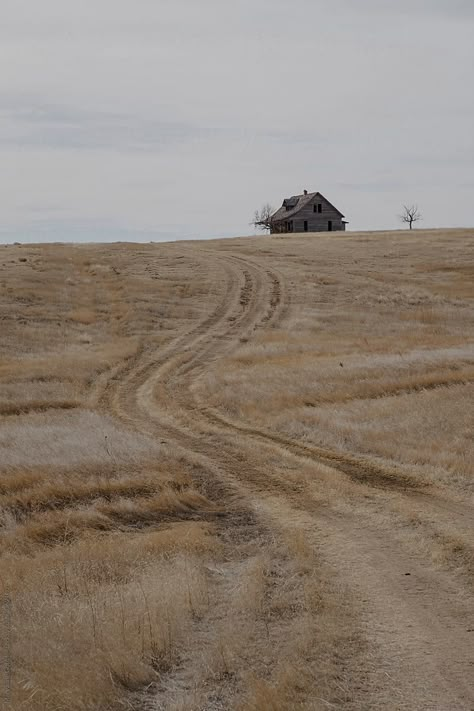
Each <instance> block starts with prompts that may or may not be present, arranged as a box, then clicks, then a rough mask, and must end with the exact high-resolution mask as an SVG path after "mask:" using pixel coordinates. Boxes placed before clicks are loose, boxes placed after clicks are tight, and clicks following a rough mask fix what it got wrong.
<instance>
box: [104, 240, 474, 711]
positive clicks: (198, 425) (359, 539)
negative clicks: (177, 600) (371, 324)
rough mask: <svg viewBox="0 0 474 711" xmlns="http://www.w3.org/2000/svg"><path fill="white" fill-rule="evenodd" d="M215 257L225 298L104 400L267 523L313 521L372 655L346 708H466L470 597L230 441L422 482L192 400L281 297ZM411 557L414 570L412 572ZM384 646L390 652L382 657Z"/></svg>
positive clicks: (270, 319) (408, 486)
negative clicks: (204, 375) (210, 371)
mask: <svg viewBox="0 0 474 711" xmlns="http://www.w3.org/2000/svg"><path fill="white" fill-rule="evenodd" d="M209 254H210V256H211V254H212V253H211V252H210V253H209ZM212 259H214V261H215V264H216V267H217V266H219V267H220V268H221V269H222V268H224V271H225V273H226V274H227V278H228V280H229V282H230V285H229V286H228V288H227V289H226V291H225V295H224V297H223V301H222V303H221V304H220V305H219V306H218V307H217V309H216V310H215V311H214V313H213V314H212V316H211V317H209V318H208V319H205V320H204V321H203V322H202V323H200V324H198V326H196V328H195V329H192V330H191V331H190V332H189V333H186V334H182V335H180V336H178V337H177V338H176V339H174V341H173V342H171V343H170V344H169V345H168V346H167V347H165V349H164V351H163V352H162V353H158V354H149V353H148V351H147V349H146V348H144V351H143V353H142V354H141V356H138V357H137V359H136V361H134V362H133V363H131V364H130V367H129V369H128V370H127V371H126V374H125V377H124V378H123V380H121V381H117V382H115V381H114V382H113V383H112V384H111V387H110V389H109V390H110V392H111V393H112V395H111V394H108V395H107V405H108V406H109V407H111V408H113V409H114V410H115V412H116V414H117V415H118V416H119V417H121V418H122V419H124V420H125V421H126V422H127V423H128V424H130V425H131V426H134V427H136V428H137V429H139V430H140V431H142V432H146V433H149V434H152V435H154V436H156V435H157V434H159V436H161V437H163V438H164V439H165V440H166V441H169V442H170V443H171V444H172V445H173V446H176V447H177V448H179V449H182V450H183V451H184V452H190V453H192V454H193V455H194V456H198V457H200V458H201V461H202V463H203V466H206V467H207V468H208V471H209V475H210V476H211V475H212V476H213V477H214V478H215V480H216V482H217V481H219V480H221V481H222V480H224V482H225V483H226V485H229V486H231V487H235V489H238V490H239V491H240V492H241V493H242V494H243V495H244V496H245V497H246V498H247V499H248V500H249V501H253V507H254V508H256V510H258V508H259V507H260V506H261V507H263V508H265V507H266V509H267V512H268V514H269V516H272V515H273V523H274V525H275V526H276V527H278V526H284V525H285V524H284V521H282V520H281V512H282V511H283V510H286V511H287V512H288V514H290V513H291V515H292V516H294V517H296V518H297V517H298V516H303V518H302V520H305V521H307V522H309V521H311V522H312V523H311V526H314V528H312V529H311V530H310V529H309V528H307V530H306V531H305V532H306V533H307V535H308V536H309V540H310V542H311V545H313V546H315V547H317V548H318V549H319V548H320V549H321V552H322V553H321V554H322V555H323V556H325V558H326V559H327V560H328V562H329V563H330V565H331V566H332V567H333V568H334V569H335V570H336V571H337V573H338V575H340V577H341V580H342V581H343V584H348V585H349V587H350V588H351V590H352V591H353V593H354V595H355V604H356V605H357V606H358V608H360V610H361V623H362V624H363V626H364V629H365V634H366V635H367V637H368V638H369V640H370V643H371V648H372V649H373V653H374V655H375V657H374V658H376V659H378V663H377V665H376V667H374V668H373V669H369V671H368V676H367V680H366V682H367V683H366V688H361V690H360V692H358V693H359V697H360V699H359V701H360V704H362V705H359V706H353V707H352V708H354V709H355V708H368V709H369V708H370V709H376V708H387V709H389V708H400V709H411V708H417V709H426V711H428V709H433V710H434V709H439V710H440V711H441V709H443V710H444V709H451V708H452V709H463V710H464V709H472V708H473V705H474V687H473V685H472V679H471V681H469V679H467V680H466V674H467V673H468V672H469V671H472V659H473V658H474V648H473V643H474V635H473V634H471V635H470V636H469V633H468V632H467V629H468V625H471V626H472V627H474V621H472V622H471V618H470V617H469V603H470V602H472V600H471V599H468V598H467V597H466V599H462V595H463V594H464V593H462V591H460V588H459V587H458V586H457V583H456V582H455V581H454V580H453V579H451V578H450V577H449V575H448V574H447V573H441V572H440V571H438V570H434V569H433V568H432V567H431V566H430V565H429V564H428V563H427V562H426V561H424V560H423V558H422V557H414V556H412V555H410V554H408V553H406V552H405V551H403V550H402V548H401V547H400V545H398V544H397V542H396V541H392V540H390V539H387V540H382V539H381V534H380V531H379V530H377V529H376V528H375V529H373V530H372V529H370V527H369V526H367V525H365V524H363V522H361V520H360V518H356V517H349V516H344V517H341V516H336V515H335V514H331V513H330V512H328V511H327V510H324V509H322V508H321V506H320V504H319V503H318V502H317V501H315V500H313V499H312V498H311V496H309V495H308V491H307V490H305V488H304V487H301V488H298V487H295V484H294V483H293V484H292V483H291V482H288V481H285V478H284V476H281V475H280V476H279V475H278V474H277V473H275V472H269V471H266V470H265V469H264V468H262V467H261V466H259V465H258V464H257V465H256V464H255V462H252V459H251V457H250V455H248V454H247V453H242V452H240V451H239V445H238V442H237V436H242V435H244V436H245V438H246V441H247V442H248V441H249V440H250V439H253V440H255V442H256V443H258V442H260V443H261V444H264V445H265V446H267V447H270V448H273V450H274V451H275V454H276V455H278V453H279V452H281V451H282V450H283V451H284V453H285V454H287V455H291V456H295V457H297V458H299V459H301V458H305V459H311V460H312V461H316V462H318V463H321V464H325V465H328V466H331V467H333V468H334V469H336V470H338V471H340V472H342V473H343V474H345V475H346V476H348V477H349V478H350V479H351V480H352V481H354V482H356V483H361V484H364V485H369V486H372V487H374V488H376V489H378V490H384V489H385V490H395V491H397V492H399V493H401V494H404V495H407V496H410V495H416V496H423V499H424V500H426V502H427V503H428V504H429V502H430V500H431V494H430V492H429V491H428V490H427V487H423V486H420V485H419V484H418V483H417V482H414V481H413V480H412V479H410V478H409V477H407V476H405V475H403V474H402V473H400V472H399V471H397V470H396V469H395V468H393V469H390V468H388V467H387V468H386V467H383V468H382V467H379V466H377V464H374V462H372V461H368V460H365V459H361V458H359V457H355V456H349V455H343V454H340V453H338V452H334V451H331V450H327V449H323V448H318V447H313V446H309V445H306V444H302V443H297V442H294V441H293V440H291V439H289V438H285V437H283V436H280V435H277V434H273V433H267V432H264V431H262V430H259V429H258V428H254V427H251V426H248V425H245V424H243V423H236V422H231V421H229V420H227V419H225V418H224V417H223V416H222V415H220V413H217V412H216V411H215V410H210V409H209V408H205V407H203V406H202V405H200V404H199V403H197V402H195V401H193V399H192V395H191V392H190V385H191V382H192V380H193V378H195V377H196V375H197V374H199V373H201V372H203V371H204V370H205V369H206V367H208V365H209V362H210V361H214V360H216V359H217V358H218V357H222V355H224V354H225V353H227V352H229V351H230V350H231V349H232V348H233V347H234V344H235V342H236V340H237V339H239V338H242V337H245V336H246V335H247V334H251V333H252V332H253V331H255V330H257V329H259V328H268V327H269V326H271V325H272V324H277V323H278V320H279V319H280V318H282V315H283V314H284V311H285V308H287V304H288V301H287V300H286V298H285V290H284V284H283V282H282V280H281V279H280V277H279V275H278V274H276V273H275V272H273V271H271V270H268V269H265V268H264V267H263V266H262V265H259V264H257V263H256V262H254V261H253V260H250V259H243V258H242V257H241V256H237V255H227V254H226V255H225V256H223V255H215V254H212ZM141 360H142V361H143V362H140V361H141ZM209 429H210V431H211V435H210V434H209ZM233 439H235V440H236V441H235V442H233ZM272 512H273V514H272ZM324 531H325V532H326V533H324ZM414 567H416V575H414V574H413V573H412V572H411V570H412V569H413V568H414ZM406 572H410V573H411V574H410V576H406V575H405V573H406ZM412 576H413V581H414V582H415V583H416V584H415V585H414V586H413V587H412V588H409V587H407V585H408V583H407V582H406V578H407V577H410V578H411V577H412ZM402 577H403V578H405V579H404V580H401V578H402ZM410 582H411V580H410ZM443 609H444V614H443V615H441V612H442V610H443ZM407 628H409V629H411V630H412V633H411V632H407ZM462 630H465V635H466V636H463V635H462V634H461V632H462ZM463 634H464V633H463ZM458 638H459V639H460V640H461V641H460V642H459V644H458V646H457V647H456V642H457V640H458ZM450 650H451V651H452V652H453V653H452V654H450ZM377 655H378V656H377ZM383 655H387V656H386V657H385V661H384V662H383V664H382V660H383V659H384V657H383ZM471 655H472V656H471ZM381 664H382V666H381ZM423 678H426V681H425V682H422V679H423ZM404 679H405V682H406V688H405V689H404V690H403V694H402V695H401V692H400V685H402V684H403V680H404ZM406 680H408V681H406Z"/></svg>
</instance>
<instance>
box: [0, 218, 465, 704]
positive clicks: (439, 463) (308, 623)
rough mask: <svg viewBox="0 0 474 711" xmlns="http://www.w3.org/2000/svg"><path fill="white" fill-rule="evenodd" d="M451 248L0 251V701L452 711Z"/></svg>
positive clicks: (460, 433)
mask: <svg viewBox="0 0 474 711" xmlns="http://www.w3.org/2000/svg"><path fill="white" fill-rule="evenodd" d="M473 255H474V230H452V231H422V230H420V231H416V232H413V233H408V232H392V233H389V232H387V233H354V234H351V233H346V234H342V233H341V234H336V233H335V234H331V235H324V234H322V235H321V234H320V235H304V236H300V235H285V236H273V237H261V238H240V239H235V240H222V241H208V242H188V243H174V244H147V245H133V244H125V243H123V244H122V243H117V244H112V245H70V246H67V245H41V246H40V245H33V246H27V245H14V246H13V245H12V246H3V247H0V305H1V310H0V328H1V338H0V556H1V558H0V562H1V565H0V596H3V597H2V598H1V605H2V607H1V610H0V613H1V614H0V636H1V637H2V638H3V639H7V637H8V636H10V638H11V648H9V647H8V645H6V643H5V644H3V645H2V649H1V653H0V698H2V702H3V703H4V707H5V708H6V709H11V711H19V710H20V709H21V710H23V709H25V710H27V711H40V710H41V711H42V710H43V709H48V710H51V711H56V710H57V711H59V710H61V711H63V710H64V711H65V710H66V709H68V711H71V710H72V711H82V710H86V709H87V710H89V709H90V710H97V711H99V710H100V711H104V710H106V709H109V710H110V711H113V710H114V709H138V710H141V709H143V710H147V709H153V710H160V709H163V710H165V709H166V710H171V711H197V710H201V709H202V710H203V711H204V710H206V711H218V710H222V709H235V710H236V711H260V710H263V711H289V710H291V709H304V710H306V711H309V710H318V711H319V710H322V709H331V708H338V709H348V710H351V711H355V710H356V709H372V710H373V711H376V710H378V709H407V710H408V709H415V708H416V709H423V710H425V709H426V711H428V710H430V711H432V710H433V709H439V710H440V711H447V710H448V709H449V710H451V709H452V710H455V709H466V710H470V709H472V708H473V707H474V683H473V674H472V663H473V659H474V633H472V628H473V627H474V619H473V616H472V611H473V610H474V577H473V576H474V556H473V550H474V467H473V462H474V440H473V432H474V406H473V405H474V257H473ZM10 602H11V620H9V619H7V617H8V615H7V612H6V611H7V610H8V609H9V604H10ZM10 627H11V629H10ZM7 628H8V629H7ZM9 632H10V634H9ZM9 659H10V660H11V679H10V678H9V672H8V669H7V662H8V661H9ZM2 708H3V707H2Z"/></svg>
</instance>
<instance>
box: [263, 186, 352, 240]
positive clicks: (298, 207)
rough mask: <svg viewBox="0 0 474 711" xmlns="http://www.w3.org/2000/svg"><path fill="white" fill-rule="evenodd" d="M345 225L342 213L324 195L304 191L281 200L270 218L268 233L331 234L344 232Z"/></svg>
mask: <svg viewBox="0 0 474 711" xmlns="http://www.w3.org/2000/svg"><path fill="white" fill-rule="evenodd" d="M346 224H347V222H346V221H345V220H344V215H343V214H342V212H340V211H339V210H338V209H337V208H336V207H334V205H332V204H331V203H330V202H329V200H327V199H326V198H325V197H324V195H321V193H309V192H308V191H307V190H305V191H304V193H303V195H293V197H290V198H286V199H285V200H283V205H282V206H281V207H280V208H279V209H278V210H277V211H276V212H274V213H273V215H272V216H271V218H270V232H271V234H276V233H282V232H333V231H339V230H345V229H346Z"/></svg>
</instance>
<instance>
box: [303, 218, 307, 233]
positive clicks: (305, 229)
mask: <svg viewBox="0 0 474 711" xmlns="http://www.w3.org/2000/svg"><path fill="white" fill-rule="evenodd" d="M303 229H304V231H305V232H307V231H308V220H305V221H304V223H303Z"/></svg>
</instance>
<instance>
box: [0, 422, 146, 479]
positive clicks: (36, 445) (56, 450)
mask: <svg viewBox="0 0 474 711" xmlns="http://www.w3.org/2000/svg"><path fill="white" fill-rule="evenodd" d="M159 451H160V448H159V445H158V444H157V443H156V441H154V440H151V439H150V438H148V437H145V436H143V435H139V434H136V433H131V432H129V431H127V430H125V429H124V428H123V427H122V426H121V425H120V424H118V423H117V422H115V421H114V420H113V419H112V418H111V417H109V416H106V415H102V414H99V413H97V412H92V411H90V410H82V409H76V410H73V411H70V412H67V411H64V412H61V413H57V412H55V411H51V412H45V413H39V414H30V415H25V416H22V417H18V418H8V419H7V420H6V421H5V422H4V423H3V424H2V427H1V428H0V472H1V471H2V470H6V469H7V468H9V467H33V466H39V467H44V466H51V467H53V468H57V467H61V466H62V467H64V468H77V467H80V466H84V467H87V466H89V465H96V464H101V463H106V464H107V463H108V462H110V461H112V462H113V463H116V464H117V465H118V466H123V465H124V464H133V463H134V462H136V461H140V462H141V461H142V460H143V459H144V458H146V459H150V458H151V457H153V456H157V455H158V454H159Z"/></svg>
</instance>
